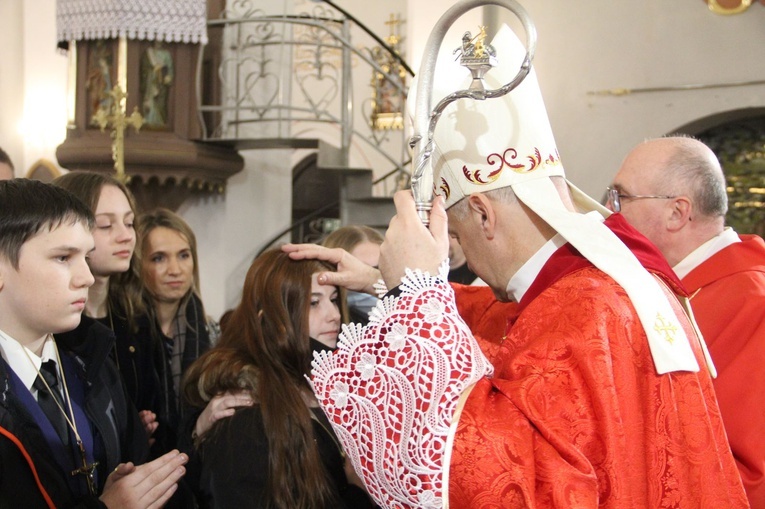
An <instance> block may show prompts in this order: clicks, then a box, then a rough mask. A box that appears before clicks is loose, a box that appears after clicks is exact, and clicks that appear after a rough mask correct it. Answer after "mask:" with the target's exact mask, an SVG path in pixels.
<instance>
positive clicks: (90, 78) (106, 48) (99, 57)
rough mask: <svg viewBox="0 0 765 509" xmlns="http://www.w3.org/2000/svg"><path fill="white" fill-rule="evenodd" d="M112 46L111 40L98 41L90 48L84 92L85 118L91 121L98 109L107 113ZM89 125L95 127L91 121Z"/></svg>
mask: <svg viewBox="0 0 765 509" xmlns="http://www.w3.org/2000/svg"><path fill="white" fill-rule="evenodd" d="M113 69H114V45H113V44H112V41H111V40H98V41H96V42H95V43H94V44H93V45H92V46H91V48H90V55H89V58H88V71H87V81H86V83H85V91H86V96H87V116H86V118H88V119H92V118H93V117H94V116H95V114H96V112H97V111H98V110H99V109H104V110H105V111H109V110H110V109H111V106H112V97H111V96H110V95H109V92H110V91H111V90H112V86H113V83H114V79H113V76H112V75H113ZM90 124H91V125H95V122H94V121H93V120H91V121H90Z"/></svg>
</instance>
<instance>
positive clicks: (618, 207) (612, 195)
mask: <svg viewBox="0 0 765 509" xmlns="http://www.w3.org/2000/svg"><path fill="white" fill-rule="evenodd" d="M606 195H607V196H608V202H609V203H610V204H611V210H613V211H614V212H621V211H622V201H621V200H622V198H625V199H627V200H645V199H649V198H653V199H657V200H671V199H672V198H677V196H662V195H654V194H621V193H620V192H619V190H618V189H614V188H613V187H607V188H606Z"/></svg>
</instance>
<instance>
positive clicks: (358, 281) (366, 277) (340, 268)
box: [282, 244, 380, 296]
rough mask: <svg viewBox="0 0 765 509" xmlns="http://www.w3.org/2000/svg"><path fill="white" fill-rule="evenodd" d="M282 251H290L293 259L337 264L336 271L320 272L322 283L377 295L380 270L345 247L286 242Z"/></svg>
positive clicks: (320, 282)
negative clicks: (376, 287) (376, 286)
mask: <svg viewBox="0 0 765 509" xmlns="http://www.w3.org/2000/svg"><path fill="white" fill-rule="evenodd" d="M282 251H284V252H286V253H289V255H290V258H292V259H293V260H308V259H313V260H323V261H325V262H329V263H332V264H334V265H336V266H337V271H336V272H331V271H327V272H322V273H320V274H319V276H318V278H317V280H318V282H319V284H321V285H334V286H342V287H343V288H346V289H348V290H353V291H355V292H363V293H368V294H370V295H374V296H377V293H376V292H375V289H374V284H375V283H377V281H378V280H379V279H380V271H379V270H377V269H376V268H374V267H370V266H369V265H367V264H366V263H364V262H362V261H361V260H359V259H358V258H356V257H355V256H353V255H352V254H351V253H349V252H348V251H346V250H345V249H341V248H339V247H338V248H331V249H330V248H327V247H323V246H319V245H317V244H285V245H284V246H282Z"/></svg>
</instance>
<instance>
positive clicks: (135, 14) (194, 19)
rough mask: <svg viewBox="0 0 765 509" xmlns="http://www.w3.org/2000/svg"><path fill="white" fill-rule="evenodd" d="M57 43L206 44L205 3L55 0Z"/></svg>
mask: <svg viewBox="0 0 765 509" xmlns="http://www.w3.org/2000/svg"><path fill="white" fill-rule="evenodd" d="M56 23H57V31H58V40H59V41H60V42H64V41H72V40H75V41H79V40H89V39H109V38H113V37H126V38H128V39H140V40H151V41H153V40H160V41H165V42H184V43H202V44H206V43H207V24H206V23H207V7H206V3H205V0H58V2H57V5H56Z"/></svg>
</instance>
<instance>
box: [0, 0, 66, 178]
mask: <svg viewBox="0 0 765 509" xmlns="http://www.w3.org/2000/svg"><path fill="white" fill-rule="evenodd" d="M55 8H56V2H55V0H26V1H23V0H2V1H0V147H3V149H4V150H6V152H8V153H9V155H10V156H11V159H12V160H13V163H14V166H16V175H17V176H23V175H24V174H25V173H26V171H27V170H28V169H29V167H30V166H31V165H32V164H34V163H35V162H36V161H37V160H38V159H41V158H45V159H48V160H49V161H51V162H53V163H55V162H56V157H55V151H56V146H57V145H58V144H59V143H61V142H62V141H63V140H64V137H65V134H66V78H67V58H66V56H64V55H62V54H61V53H59V52H58V51H57V50H56V19H55Z"/></svg>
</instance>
